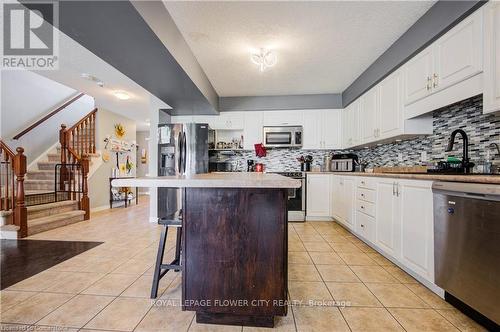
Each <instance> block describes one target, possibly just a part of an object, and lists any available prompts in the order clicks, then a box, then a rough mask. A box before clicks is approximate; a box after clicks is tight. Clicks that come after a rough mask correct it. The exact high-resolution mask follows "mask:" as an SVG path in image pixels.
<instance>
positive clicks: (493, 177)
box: [308, 172, 500, 184]
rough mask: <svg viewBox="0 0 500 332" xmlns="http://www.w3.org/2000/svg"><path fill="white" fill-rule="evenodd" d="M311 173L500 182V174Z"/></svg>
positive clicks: (487, 182)
mask: <svg viewBox="0 0 500 332" xmlns="http://www.w3.org/2000/svg"><path fill="white" fill-rule="evenodd" d="M308 173H311V174H320V173H324V174H337V175H345V176H367V177H381V178H395V179H408V180H429V181H451V182H469V183H486V184H500V175H497V174H471V175H460V174H432V173H362V172H308Z"/></svg>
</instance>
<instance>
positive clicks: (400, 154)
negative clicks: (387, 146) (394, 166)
mask: <svg viewBox="0 0 500 332" xmlns="http://www.w3.org/2000/svg"><path fill="white" fill-rule="evenodd" d="M398 161H403V154H402V153H398Z"/></svg>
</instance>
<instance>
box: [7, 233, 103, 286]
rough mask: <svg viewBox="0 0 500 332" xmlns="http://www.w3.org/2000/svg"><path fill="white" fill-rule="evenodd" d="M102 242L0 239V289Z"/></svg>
mask: <svg viewBox="0 0 500 332" xmlns="http://www.w3.org/2000/svg"><path fill="white" fill-rule="evenodd" d="M101 243H102V242H83V241H48V240H0V244H1V251H2V259H1V263H0V266H1V271H2V272H1V279H0V286H1V288H0V289H4V288H7V287H9V286H11V285H13V284H15V283H17V282H20V281H22V280H24V279H27V278H29V277H31V276H33V275H35V274H37V273H39V272H42V271H44V270H46V269H48V268H50V267H52V266H54V265H56V264H59V263H62V262H64V261H65V260H67V259H70V258H71V257H74V256H76V255H79V254H81V253H83V252H85V251H87V250H89V249H92V248H94V247H96V246H98V245H100V244H101Z"/></svg>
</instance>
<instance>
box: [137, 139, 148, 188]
mask: <svg viewBox="0 0 500 332" xmlns="http://www.w3.org/2000/svg"><path fill="white" fill-rule="evenodd" d="M149 135H150V133H149V131H138V132H137V133H136V135H135V136H136V140H137V145H138V147H139V148H138V150H137V157H136V160H137V172H136V175H137V177H144V176H146V175H147V174H148V172H149V155H150V150H149V142H148V141H149ZM143 149H144V150H146V156H147V158H146V163H145V164H143V163H142V161H141V153H142V150H143ZM139 192H141V193H147V192H149V190H148V188H139Z"/></svg>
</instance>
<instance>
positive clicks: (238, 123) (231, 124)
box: [213, 112, 244, 130]
mask: <svg viewBox="0 0 500 332" xmlns="http://www.w3.org/2000/svg"><path fill="white" fill-rule="evenodd" d="M213 124H214V125H213V126H214V129H229V130H243V127H244V116H243V114H241V113H240V112H221V113H220V115H219V117H218V119H217V120H215V121H214V122H213Z"/></svg>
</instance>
